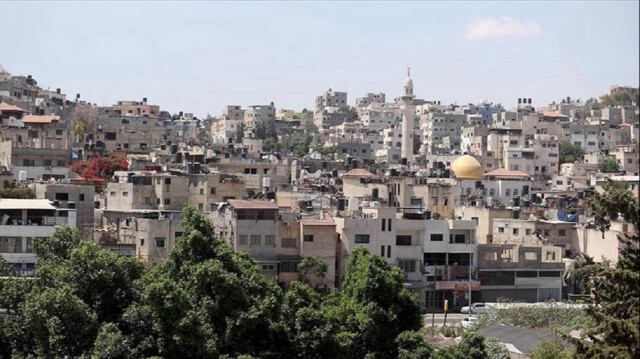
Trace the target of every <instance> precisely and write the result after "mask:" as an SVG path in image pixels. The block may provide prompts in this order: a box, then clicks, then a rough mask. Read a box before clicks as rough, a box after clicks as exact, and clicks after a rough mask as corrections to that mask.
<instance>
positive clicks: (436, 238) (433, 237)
mask: <svg viewBox="0 0 640 359" xmlns="http://www.w3.org/2000/svg"><path fill="white" fill-rule="evenodd" d="M443 240H444V235H442V234H435V233H433V234H431V241H432V242H442V241H443Z"/></svg>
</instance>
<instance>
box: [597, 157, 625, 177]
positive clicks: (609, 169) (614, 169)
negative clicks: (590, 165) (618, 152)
mask: <svg viewBox="0 0 640 359" xmlns="http://www.w3.org/2000/svg"><path fill="white" fill-rule="evenodd" d="M598 168H599V169H600V172H602V173H618V172H620V164H619V163H618V160H616V159H615V158H607V159H605V160H604V161H602V162H600V164H598Z"/></svg>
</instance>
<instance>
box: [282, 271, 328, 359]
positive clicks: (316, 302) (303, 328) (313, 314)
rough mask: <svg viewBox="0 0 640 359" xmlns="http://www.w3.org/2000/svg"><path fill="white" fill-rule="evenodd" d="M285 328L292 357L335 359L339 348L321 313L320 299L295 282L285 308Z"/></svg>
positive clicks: (311, 290)
mask: <svg viewBox="0 0 640 359" xmlns="http://www.w3.org/2000/svg"><path fill="white" fill-rule="evenodd" d="M282 324H283V328H286V329H285V330H284V331H285V334H286V338H287V340H288V341H289V344H288V346H289V347H290V354H291V356H294V357H297V358H327V357H329V358H334V357H337V356H339V355H338V354H339V349H340V347H339V345H338V343H337V341H336V339H335V337H334V335H333V332H334V331H335V328H334V326H333V324H332V322H331V321H330V320H329V318H328V316H327V314H326V313H325V312H324V311H323V310H322V309H321V297H320V295H319V294H318V293H316V292H315V291H314V290H313V289H312V288H311V287H310V286H309V285H307V284H305V283H301V282H293V283H291V286H290V287H289V290H288V291H287V293H286V295H285V296H284V301H283V305H282Z"/></svg>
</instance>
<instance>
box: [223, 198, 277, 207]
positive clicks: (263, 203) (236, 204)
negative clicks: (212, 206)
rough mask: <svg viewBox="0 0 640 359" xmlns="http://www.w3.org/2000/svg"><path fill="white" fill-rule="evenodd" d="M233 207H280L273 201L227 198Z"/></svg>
mask: <svg viewBox="0 0 640 359" xmlns="http://www.w3.org/2000/svg"><path fill="white" fill-rule="evenodd" d="M227 202H229V205H231V207H233V208H236V209H278V206H276V204H275V203H273V202H271V201H245V200H242V199H229V200H227Z"/></svg>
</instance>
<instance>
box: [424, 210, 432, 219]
mask: <svg viewBox="0 0 640 359" xmlns="http://www.w3.org/2000/svg"><path fill="white" fill-rule="evenodd" d="M424 219H431V211H424Z"/></svg>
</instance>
